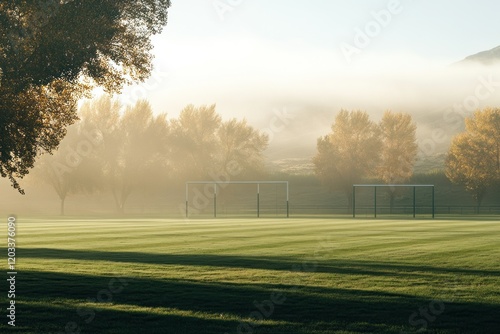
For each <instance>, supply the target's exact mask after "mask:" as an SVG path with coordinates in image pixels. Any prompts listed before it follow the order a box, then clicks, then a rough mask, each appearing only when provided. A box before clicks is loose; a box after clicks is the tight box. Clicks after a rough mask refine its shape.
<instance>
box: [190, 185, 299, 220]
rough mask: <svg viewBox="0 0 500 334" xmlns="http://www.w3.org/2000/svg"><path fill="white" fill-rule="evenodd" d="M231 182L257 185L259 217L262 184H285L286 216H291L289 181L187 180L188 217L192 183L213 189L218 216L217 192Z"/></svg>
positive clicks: (214, 213) (214, 205)
mask: <svg viewBox="0 0 500 334" xmlns="http://www.w3.org/2000/svg"><path fill="white" fill-rule="evenodd" d="M230 184H247V185H255V186H256V206H255V212H256V216H257V217H258V218H259V217H260V215H261V204H260V201H261V196H260V192H261V185H270V184H275V185H279V184H281V185H284V186H285V188H286V203H285V204H286V217H287V218H289V217H290V204H289V184H288V181H222V182H219V181H187V182H186V218H187V217H188V216H189V186H190V185H205V186H209V187H210V188H211V189H212V193H211V197H213V215H214V218H216V217H217V194H218V193H219V191H220V189H222V188H223V187H225V186H227V185H230Z"/></svg>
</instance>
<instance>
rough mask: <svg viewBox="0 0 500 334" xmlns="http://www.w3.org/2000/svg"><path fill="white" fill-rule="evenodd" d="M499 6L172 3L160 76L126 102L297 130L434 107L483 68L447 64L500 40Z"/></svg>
mask: <svg viewBox="0 0 500 334" xmlns="http://www.w3.org/2000/svg"><path fill="white" fill-rule="evenodd" d="M498 13H500V1H495V0H490V1H485V0H479V1H470V0H468V1H466V0H437V1H430V0H400V1H397V0H395V1H392V0H386V1H379V0H356V1H353V0H309V1H296V0H288V1H285V0H172V7H171V9H170V11H169V22H168V25H167V27H166V28H165V31H164V32H163V34H162V35H160V36H156V37H155V38H154V43H155V50H154V54H155V56H156V59H155V66H156V70H155V73H154V74H153V76H152V78H151V79H150V80H149V81H148V83H147V84H145V85H142V86H139V87H131V88H129V89H126V90H125V92H124V95H123V100H124V101H125V102H126V103H127V102H128V103H131V102H134V101H135V100H136V99H137V98H138V97H146V98H148V99H149V100H150V101H151V102H152V104H153V107H154V110H155V112H167V113H168V115H169V116H171V117H175V116H177V115H178V113H179V112H180V110H181V109H182V108H183V107H184V106H186V105H187V104H190V103H192V104H195V105H200V104H212V103H216V104H217V110H218V112H219V113H221V114H222V115H223V116H224V117H225V118H230V117H238V118H242V117H245V118H247V119H248V121H249V122H250V123H251V124H253V125H254V126H256V127H258V128H261V129H268V128H269V127H270V123H272V122H273V120H274V121H275V116H276V113H281V114H283V112H285V113H288V114H293V115H294V116H293V117H289V118H288V119H287V121H286V122H284V123H286V124H285V125H286V126H287V130H288V131H289V132H290V131H292V132H293V131H294V130H293V129H296V134H297V136H299V137H300V136H309V135H310V136H317V135H318V133H319V134H321V133H324V132H325V129H326V131H328V127H329V125H330V124H331V122H332V121H333V117H334V115H335V113H336V112H338V110H339V109H340V108H347V109H363V110H367V111H368V112H370V113H373V114H374V115H380V113H381V112H382V111H383V110H385V109H393V110H396V111H405V109H413V110H409V112H415V109H416V108H417V106H416V104H417V103H420V102H422V101H425V103H423V105H422V106H421V108H423V109H425V112H433V111H435V110H439V109H440V108H443V107H446V105H448V104H450V103H452V102H453V101H458V102H460V101H461V100H463V99H464V98H466V97H467V95H468V94H470V93H473V92H474V87H475V86H476V85H477V82H478V81H477V80H478V74H477V73H472V74H471V73H469V74H468V75H465V76H463V75H459V74H456V73H451V72H450V71H449V67H450V66H449V65H450V64H452V63H454V62H457V61H459V60H461V59H463V58H464V57H465V56H468V55H470V54H474V53H477V52H479V51H484V50H488V49H491V48H493V47H496V46H498V45H500V38H499V36H500V35H499V32H500V20H498ZM498 79H500V77H499V78H498ZM451 85H456V89H453V88H452V87H450V86H451ZM447 86H449V87H448V88H452V89H445V87H447ZM437 90H438V91H439V90H443V91H442V92H441V91H440V92H437ZM445 90H446V92H444V91H445ZM499 92H500V89H499ZM499 92H495V94H493V96H492V98H493V99H494V98H495V96H496V97H498V95H499V94H498V93H499ZM438 100H439V101H438ZM493 101H497V100H493ZM481 102H482V103H483V102H484V103H485V104H488V103H491V102H492V101H491V100H486V101H481ZM417 109H418V108H417ZM423 109H422V112H423V113H424V110H423ZM375 117H376V116H375ZM306 120H307V121H308V123H307V125H306V124H305V123H304V121H306ZM278 128H279V129H282V127H280V126H274V129H278ZM281 131H282V130H279V131H277V130H276V131H274V132H276V136H275V138H273V139H276V140H278V139H279V137H280V136H279V134H278V132H281ZM304 138H305V137H304ZM308 138H309V137H308ZM282 139H283V138H282ZM296 139H297V138H296ZM299 139H300V138H299ZM308 140H310V139H308ZM313 145H314V142H313Z"/></svg>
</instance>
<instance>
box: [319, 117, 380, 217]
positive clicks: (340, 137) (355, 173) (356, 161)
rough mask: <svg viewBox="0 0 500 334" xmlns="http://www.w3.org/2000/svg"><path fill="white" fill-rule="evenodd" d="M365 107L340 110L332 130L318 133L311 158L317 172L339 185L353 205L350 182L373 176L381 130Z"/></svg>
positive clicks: (333, 186) (326, 181)
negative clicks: (315, 150)
mask: <svg viewBox="0 0 500 334" xmlns="http://www.w3.org/2000/svg"><path fill="white" fill-rule="evenodd" d="M379 132H380V131H379V129H378V127H377V125H376V124H375V123H373V122H372V121H370V119H369V116H368V114H367V113H366V112H364V111H359V110H357V111H347V110H341V111H340V113H339V114H338V115H337V116H336V118H335V122H334V123H333V125H332V132H331V133H330V134H328V135H326V136H324V137H320V138H319V139H318V143H317V149H318V152H317V154H316V156H315V157H314V158H313V163H314V166H315V172H316V175H317V176H318V177H319V178H320V180H322V181H323V182H324V183H325V184H327V185H329V186H330V187H332V188H338V189H341V190H342V191H343V192H344V193H345V195H346V197H347V201H348V204H349V207H351V206H352V185H353V184H355V183H358V182H360V181H361V180H362V179H363V178H364V177H367V176H373V174H374V171H375V170H376V167H377V164H378V162H379V152H380V145H381V142H380V133H379Z"/></svg>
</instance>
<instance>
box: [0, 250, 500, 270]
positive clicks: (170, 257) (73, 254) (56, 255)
mask: <svg viewBox="0 0 500 334" xmlns="http://www.w3.org/2000/svg"><path fill="white" fill-rule="evenodd" d="M4 250H5V252H6V251H7V250H6V249H5V248H3V249H2V248H0V252H1V251H4ZM17 252H18V255H19V256H20V257H22V258H43V259H70V260H87V261H111V262H122V263H125V262H127V263H141V264H163V265H184V266H189V265H192V266H214V267H227V268H241V269H264V270H283V271H290V270H292V268H293V266H296V265H298V264H301V263H300V260H298V259H297V258H296V257H285V256H240V255H219V254H217V255H212V254H151V253H141V252H115V251H110V252H108V251H91V250H66V249H53V248H19V249H18V250H17ZM311 258H312V257H311ZM303 263H304V264H305V266H308V267H313V268H314V269H313V270H314V271H315V272H321V273H335V274H349V275H370V276H393V275H398V276H401V275H402V276H404V275H407V276H412V277H413V276H415V275H420V274H419V273H425V272H428V273H431V274H453V275H480V276H499V277H500V270H476V269H462V268H439V267H431V266H420V265H418V266H416V265H408V264H403V263H394V262H372V261H353V260H342V261H337V260H334V261H332V260H318V259H314V258H312V259H310V260H307V259H305V260H304V262H303Z"/></svg>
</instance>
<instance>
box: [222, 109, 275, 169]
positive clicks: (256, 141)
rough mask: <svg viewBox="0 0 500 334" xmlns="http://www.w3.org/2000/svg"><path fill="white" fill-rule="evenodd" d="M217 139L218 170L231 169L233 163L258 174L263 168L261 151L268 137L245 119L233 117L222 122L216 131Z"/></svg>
mask: <svg viewBox="0 0 500 334" xmlns="http://www.w3.org/2000/svg"><path fill="white" fill-rule="evenodd" d="M217 137H218V139H219V148H218V151H219V154H218V160H219V162H218V167H217V169H218V170H215V171H213V172H214V173H217V172H220V171H226V170H228V169H232V168H233V166H230V164H233V165H235V166H236V167H237V169H238V170H241V172H242V173H246V174H258V173H261V172H262V171H263V170H264V157H263V152H264V150H265V149H266V148H267V145H268V143H269V138H268V136H267V135H265V134H261V133H260V132H259V131H257V130H255V129H254V128H253V127H251V126H250V125H248V124H247V121H246V120H242V121H238V120H237V119H235V118H233V119H231V120H229V121H226V122H223V123H222V124H221V126H220V127H219V129H218V131H217Z"/></svg>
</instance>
